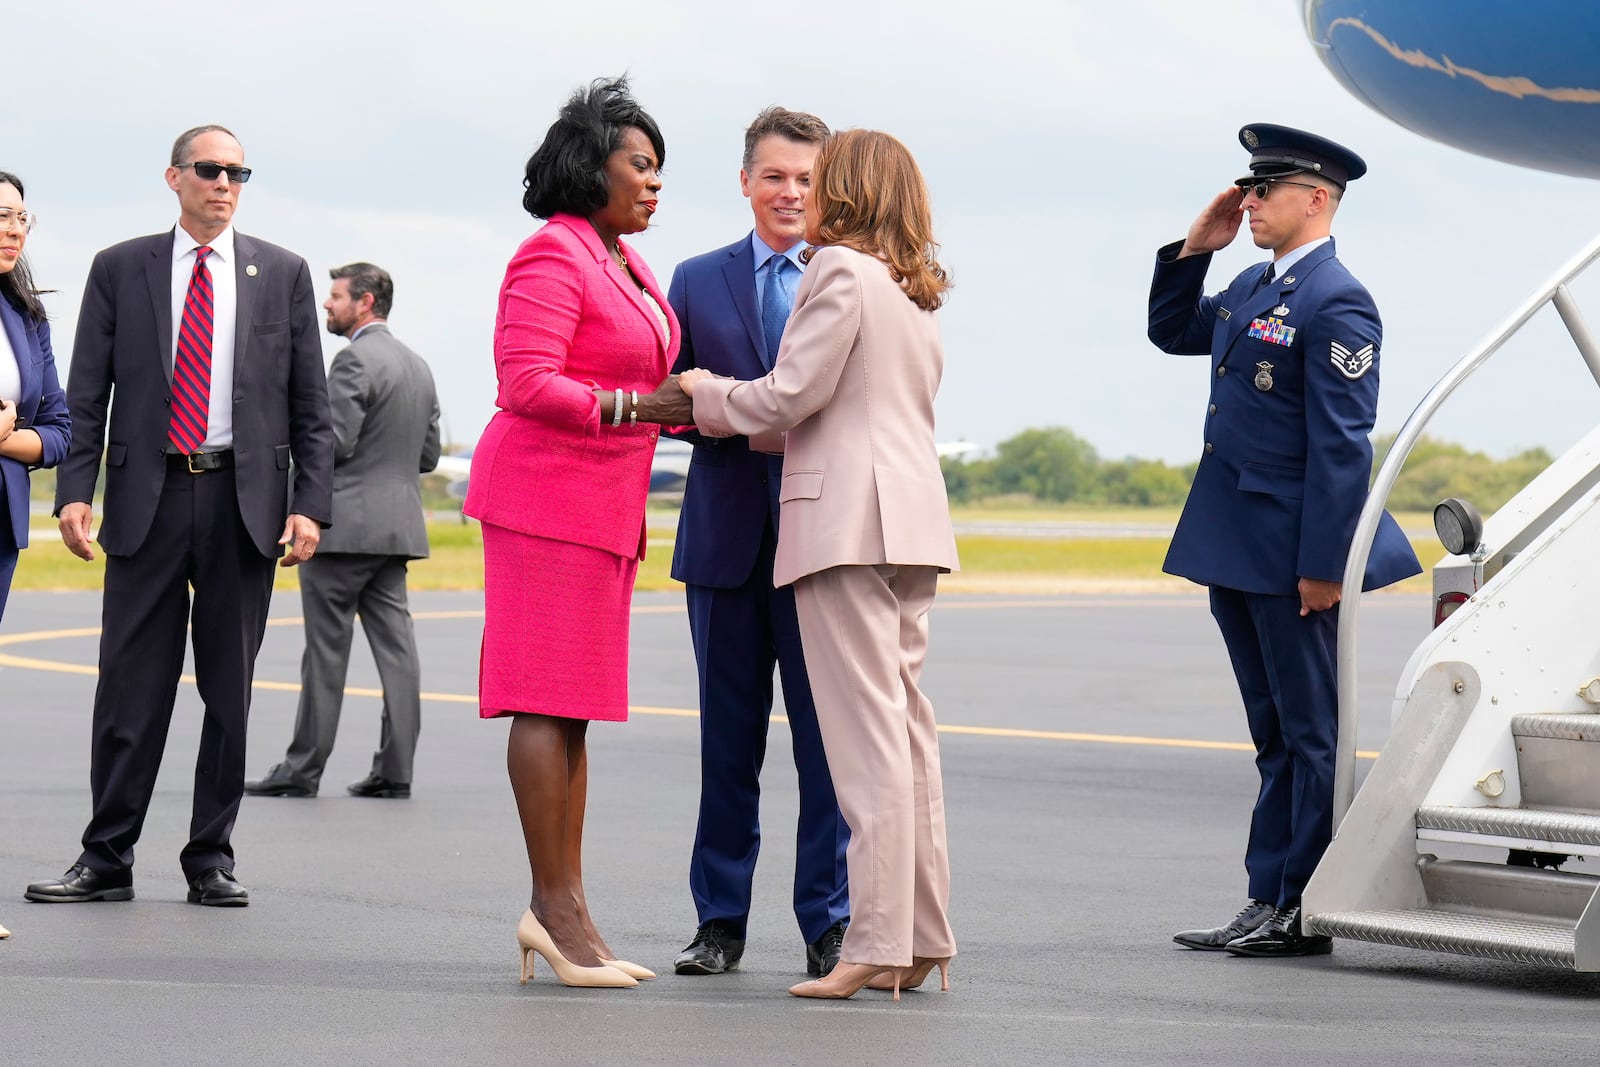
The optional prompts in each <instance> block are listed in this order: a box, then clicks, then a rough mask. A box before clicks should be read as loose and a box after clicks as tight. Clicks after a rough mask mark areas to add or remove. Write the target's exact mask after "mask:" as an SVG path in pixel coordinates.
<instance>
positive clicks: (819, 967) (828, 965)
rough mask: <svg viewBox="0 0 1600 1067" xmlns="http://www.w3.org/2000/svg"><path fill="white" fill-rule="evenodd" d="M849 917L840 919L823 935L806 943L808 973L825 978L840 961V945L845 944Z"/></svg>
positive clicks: (823, 932) (814, 976)
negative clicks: (845, 932)
mask: <svg viewBox="0 0 1600 1067" xmlns="http://www.w3.org/2000/svg"><path fill="white" fill-rule="evenodd" d="M849 925H850V920H849V919H840V920H839V921H838V922H836V923H834V924H833V925H832V926H830V927H828V928H827V929H826V930H824V931H822V936H821V937H819V938H817V939H816V940H815V941H812V942H809V943H808V944H807V945H806V973H807V974H809V975H810V976H811V977H813V978H825V977H827V975H828V973H829V972H830V971H832V970H833V968H834V967H835V966H836V965H837V964H838V962H839V946H840V945H843V944H844V931H845V927H847V926H849Z"/></svg>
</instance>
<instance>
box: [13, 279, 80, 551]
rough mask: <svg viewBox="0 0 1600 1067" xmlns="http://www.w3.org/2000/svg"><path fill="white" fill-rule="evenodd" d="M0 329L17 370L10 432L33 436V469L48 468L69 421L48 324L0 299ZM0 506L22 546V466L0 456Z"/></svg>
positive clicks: (66, 437)
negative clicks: (36, 455)
mask: <svg viewBox="0 0 1600 1067" xmlns="http://www.w3.org/2000/svg"><path fill="white" fill-rule="evenodd" d="M0 326H3V327H4V329H5V331H6V337H7V338H8V339H9V340H10V341H11V350H12V351H13V352H15V353H16V356H17V369H18V370H19V371H20V372H21V374H22V400H21V402H20V403H18V404H17V427H16V428H17V429H19V430H24V429H25V430H37V431H38V433H39V442H40V444H41V445H43V446H44V455H43V456H42V457H40V459H39V462H38V463H37V464H35V466H38V467H54V466H55V465H56V464H58V463H60V462H61V460H62V458H63V457H65V456H66V454H67V444H68V442H70V441H71V440H72V420H71V419H69V418H68V417H67V399H66V395H65V394H64V393H63V392H62V391H61V382H60V381H59V380H58V379H57V377H56V358H55V355H54V354H52V353H51V351H50V324H49V323H48V322H34V321H33V320H31V319H29V318H27V317H26V316H24V315H23V314H22V313H21V312H20V311H18V310H17V309H16V308H14V307H12V306H11V304H10V303H9V302H7V301H6V300H5V298H3V297H0ZM0 504H3V505H4V507H5V512H6V515H9V517H10V523H11V534H12V536H13V537H15V538H16V544H17V547H18V548H26V547H28V466H27V465H26V464H24V463H19V462H17V461H16V460H14V459H7V458H6V457H4V456H0Z"/></svg>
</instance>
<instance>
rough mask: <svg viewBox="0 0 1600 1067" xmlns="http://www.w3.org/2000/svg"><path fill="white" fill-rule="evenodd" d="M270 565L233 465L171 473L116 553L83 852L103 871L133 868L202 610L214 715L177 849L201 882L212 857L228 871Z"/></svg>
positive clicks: (105, 617) (202, 668) (205, 695)
mask: <svg viewBox="0 0 1600 1067" xmlns="http://www.w3.org/2000/svg"><path fill="white" fill-rule="evenodd" d="M273 564H274V561H273V560H271V559H269V558H267V557H265V556H263V555H262V554H261V552H260V550H258V549H257V548H256V546H255V543H254V542H253V541H252V540H251V539H250V536H249V533H248V532H247V531H246V530H245V527H244V523H243V522H242V521H241V520H240V518H239V504H238V498H237V495H236V492H235V488H234V472H233V471H232V470H220V471H207V472H205V473H203V474H189V473H187V472H184V471H169V472H168V473H167V476H166V482H165V484H164V485H163V486H162V489H161V503H160V505H159V506H158V507H157V509H156V516H155V521H154V522H153V523H152V524H151V527H150V534H149V536H148V537H146V538H145V541H144V544H142V545H141V546H140V547H139V549H138V551H136V552H134V553H133V554H132V555H130V556H112V555H109V554H108V555H107V557H106V579H105V598H104V602H103V607H102V619H101V631H100V682H99V684H98V685H97V686H96V687H95V695H94V751H93V758H92V760H91V762H90V770H89V783H90V787H91V789H92V790H93V794H94V815H93V817H92V818H91V819H90V821H89V826H88V829H86V830H85V831H84V832H83V855H82V857H81V858H80V859H79V862H80V863H83V864H85V865H86V866H88V867H90V868H93V869H94V870H97V871H120V870H125V869H127V868H130V867H132V866H133V846H134V843H135V842H136V841H138V840H139V832H140V830H141V829H142V827H143V826H144V817H145V812H146V811H147V810H148V809H149V806H150V796H151V793H152V792H153V791H154V789H155V784H156V773H157V772H158V771H159V770H160V769H161V755H162V751H163V750H164V749H165V748H166V743H167V729H168V727H169V726H170V725H171V722H172V705H173V701H174V699H175V698H176V695H177V689H178V679H179V676H180V675H181V674H182V672H183V656H184V645H185V640H184V636H185V635H184V627H185V624H189V623H191V622H192V627H193V634H194V661H195V677H196V682H197V685H198V688H199V690H200V698H201V700H202V701H204V703H205V721H204V723H203V725H202V727H201V731H200V753H199V756H198V758H197V759H196V760H195V768H194V816H193V820H192V821H191V823H190V826H189V844H188V845H187V846H185V848H184V850H183V852H182V854H181V855H180V857H179V859H180V862H181V863H182V865H183V872H184V875H185V877H187V878H189V879H191V880H192V879H194V878H195V877H197V876H198V875H200V874H202V873H204V872H205V871H206V870H207V869H209V868H211V867H225V868H228V869H230V870H231V869H232V867H233V848H232V846H231V845H230V844H229V843H228V839H229V836H230V835H231V834H232V832H233V824H234V821H235V819H237V818H238V815H239V801H240V799H241V798H242V797H243V794H244V757H245V726H246V722H247V720H248V718H249V714H250V686H251V682H252V679H253V677H254V673H255V661H256V653H257V652H258V651H260V649H261V639H262V636H263V635H264V633H265V632H266V623H267V608H268V606H269V604H270V603H271V598H272V572H273ZM191 586H192V587H193V589H194V611H193V617H192V620H191V617H190V605H189V589H190V587H191Z"/></svg>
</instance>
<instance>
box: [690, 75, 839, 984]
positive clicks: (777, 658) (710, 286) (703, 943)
mask: <svg viewBox="0 0 1600 1067" xmlns="http://www.w3.org/2000/svg"><path fill="white" fill-rule="evenodd" d="M827 136H828V127H827V126H826V125H824V124H823V122H822V120H821V119H819V118H817V117H816V116H814V115H807V114H804V113H801V112H795V111H786V110H784V109H783V108H776V107H773V108H768V109H767V110H765V111H763V112H762V113H761V114H760V115H758V116H757V117H756V120H755V122H753V123H752V124H751V125H750V128H749V129H748V130H746V131H745V144H744V165H743V168H742V169H741V170H740V171H739V186H740V188H741V189H742V190H743V192H744V195H745V196H746V197H748V198H749V199H750V208H751V211H752V212H753V213H754V215H755V230H754V232H752V233H751V234H749V235H748V236H745V237H741V238H740V239H739V240H737V241H735V242H734V243H733V244H731V245H728V246H727V247H725V248H719V249H717V250H716V251H714V252H707V253H706V254H705V255H702V256H696V257H695V258H693V259H690V260H687V261H685V262H683V263H680V264H679V265H678V269H677V270H676V271H674V272H673V275H672V286H671V288H670V291H669V292H668V295H667V299H668V300H669V301H670V302H671V304H672V308H673V310H674V311H675V312H677V315H678V322H679V324H680V328H681V330H682V348H681V350H680V353H679V355H678V361H677V363H676V364H675V365H674V366H673V368H672V371H673V373H674V374H676V373H679V372H681V371H684V370H688V369H689V368H690V367H704V368H705V369H707V370H709V371H712V372H713V373H715V374H719V375H723V376H728V377H734V378H743V379H752V378H760V377H762V376H763V375H765V374H766V373H767V372H768V371H769V370H771V369H772V361H773V360H774V358H776V356H777V353H778V341H779V339H780V337H781V336H782V332H783V324H784V322H785V321H786V320H787V319H788V314H789V309H790V307H791V306H792V305H793V302H794V294H795V291H796V289H797V288H798V287H799V284H800V277H801V273H802V272H803V271H804V270H805V263H804V262H803V261H802V259H801V253H802V252H803V251H804V250H805V248H806V244H805V241H804V234H805V201H806V194H807V192H808V191H809V189H810V182H811V167H812V164H813V163H814V162H815V161H816V157H817V150H818V148H819V147H820V145H821V144H822V141H823V140H824V139H825V138H826V137H827ZM685 436H687V437H688V438H689V439H690V440H691V441H692V442H693V443H694V458H693V459H692V461H691V462H690V465H689V480H688V484H687V485H686V487H685V489H684V494H683V510H682V512H681V515H680V517H679V520H678V542H677V549H676V551H675V552H674V554H673V558H672V576H673V577H674V578H676V579H678V580H679V581H681V582H683V583H684V584H685V585H686V586H687V587H688V605H689V632H690V636H691V637H692V639H693V641H694V653H695V660H696V662H697V663H698V664H699V673H700V819H699V824H698V827H697V828H696V831H695V841H694V853H693V855H692V857H691V858H690V863H689V889H690V892H691V893H692V894H693V896H694V902H695V910H696V912H697V914H698V921H699V924H700V925H699V928H698V929H697V930H696V931H695V935H694V938H693V939H692V940H691V941H690V943H689V945H688V947H687V948H685V949H684V950H683V952H681V953H680V954H679V955H678V958H677V960H676V961H675V962H674V969H675V970H676V971H677V973H678V974H721V973H722V972H724V971H727V970H731V969H732V968H734V967H735V966H737V965H738V963H739V959H740V957H741V956H742V955H743V954H744V943H745V931H746V924H747V922H748V920H749V916H750V893H751V883H752V880H753V879H754V877H755V867H756V853H757V851H758V850H759V849H760V844H761V827H760V822H759V817H758V807H759V804H760V798H761V781H760V778H761V765H762V761H763V759H764V758H765V756H766V750H767V723H768V720H769V719H770V717H771V715H772V693H773V690H772V680H773V679H772V676H773V670H774V668H775V667H776V668H777V669H778V671H779V673H780V676H781V677H782V680H783V702H784V708H785V710H786V711H787V713H788V717H789V730H790V734H791V736H792V738H793V742H794V761H795V770H796V771H797V773H798V775H799V780H800V820H799V830H798V836H797V840H796V855H795V876H794V911H795V918H796V919H797V920H798V921H799V923H800V933H801V936H802V938H803V939H804V941H805V942H806V970H807V973H808V974H811V975H814V976H820V975H825V974H827V973H828V972H829V971H831V970H832V969H833V965H834V964H835V963H837V962H838V960H839V945H840V942H841V941H842V940H843V938H844V929H845V926H846V925H847V924H848V922H849V911H850V909H849V891H848V886H847V883H846V877H845V846H846V845H847V844H848V843H849V840H850V831H849V828H848V827H847V826H846V825H845V822H844V818H843V817H842V816H841V815H840V814H839V804H838V801H837V800H836V799H835V798H834V795H833V780H832V778H831V777H830V776H829V774H828V761H827V757H826V756H825V755H824V754H823V750H822V734H821V732H820V731H819V730H818V727H817V712H816V708H815V707H814V706H813V704H812V702H811V687H810V683H809V682H808V680H807V678H806V667H805V658H804V655H803V653H802V651H801V648H800V626H799V622H798V621H797V619H796V616H795V606H794V593H793V591H792V590H791V589H790V588H787V587H786V588H783V589H774V588H773V587H772V558H773V551H774V549H775V547H776V545H777V539H778V488H779V485H780V483H781V482H782V471H783V461H782V457H780V456H776V455H768V454H766V453H764V452H760V451H756V450H754V449H752V448H751V444H750V441H749V439H747V438H744V437H725V438H709V437H703V436H700V435H699V434H694V433H689V434H686V435H685Z"/></svg>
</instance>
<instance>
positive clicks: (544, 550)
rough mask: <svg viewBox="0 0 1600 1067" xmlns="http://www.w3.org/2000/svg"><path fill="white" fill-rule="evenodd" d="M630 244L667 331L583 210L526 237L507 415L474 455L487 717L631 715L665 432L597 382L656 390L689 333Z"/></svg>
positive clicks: (504, 352) (515, 286)
mask: <svg viewBox="0 0 1600 1067" xmlns="http://www.w3.org/2000/svg"><path fill="white" fill-rule="evenodd" d="M621 248H622V253H623V255H624V256H625V257H626V258H627V260H628V264H629V267H630V268H632V270H633V272H634V273H635V274H636V275H637V276H638V277H639V279H640V280H641V281H642V282H643V283H644V285H645V287H646V288H647V289H648V290H649V292H650V295H651V296H652V297H654V298H655V301H656V303H657V305H658V306H659V307H660V308H661V309H662V311H663V312H664V313H665V314H666V316H667V322H668V325H667V328H666V329H665V330H663V328H662V324H661V319H660V318H659V317H658V316H657V314H656V311H655V310H654V309H652V308H651V307H650V304H649V303H648V302H647V301H646V300H645V298H644V296H643V295H642V294H641V293H640V291H639V287H638V285H636V284H635V283H634V281H633V279H632V278H630V277H629V276H628V274H627V273H626V272H625V271H624V270H623V269H622V268H620V267H618V266H617V265H616V263H615V262H613V261H612V259H611V257H610V256H609V255H608V254H607V252H606V249H605V246H604V245H603V244H602V243H601V241H600V238H599V235H598V234H596V233H595V231H594V228H593V227H592V226H590V225H589V223H588V222H587V221H586V220H584V219H581V218H578V217H576V216H573V215H554V216H552V217H551V218H550V219H549V221H548V222H547V223H546V224H545V225H544V226H543V227H541V228H540V229H539V230H538V232H536V233H535V234H534V235H533V236H532V237H530V238H528V239H527V240H526V241H525V242H523V244H522V247H520V248H519V249H517V252H516V255H514V256H513V257H512V259H511V263H510V265H509V266H507V268H506V276H505V281H504V282H503V283H502V285H501V287H500V302H499V309H498V312H497V315H496V319H495V349H494V360H495V372H496V376H497V378H498V381H499V393H498V396H497V397H496V400H495V403H496V406H497V407H498V408H499V410H498V411H497V412H496V413H495V415H494V417H493V418H492V419H491V420H490V421H489V426H488V428H487V429H485V430H484V433H483V437H482V439H481V440H480V441H479V442H478V447H477V449H476V450H475V451H474V453H473V457H472V472H471V478H470V479H469V481H468V489H467V499H466V503H465V505H464V507H463V511H464V512H465V513H466V514H467V515H469V516H471V517H472V518H475V519H477V520H478V521H479V522H481V523H482V524H483V551H484V641H483V652H482V662H481V668H480V683H479V706H480V711H481V714H482V715H483V716H484V717H486V718H487V717H491V716H495V715H502V714H506V713H508V712H538V713H542V714H548V715H560V716H567V717H574V718H586V719H607V720H616V721H620V720H623V719H626V718H627V715H628V694H627V676H628V670H627V667H628V617H629V608H630V603H631V600H632V595H633V579H634V575H635V572H636V571H637V568H638V562H639V560H640V559H642V558H644V548H645V523H644V509H645V499H646V497H647V496H648V494H649V489H650V464H651V461H652V459H653V458H654V456H655V447H656V440H657V438H658V436H659V429H658V427H656V426H654V425H645V424H640V425H638V426H632V425H629V424H628V423H627V422H626V421H624V422H623V424H622V425H620V426H615V427H613V426H612V425H611V418H612V413H611V412H610V411H609V410H608V411H604V412H602V411H601V410H600V404H599V401H598V399H597V398H596V397H595V394H594V392H593V390H594V388H596V387H598V388H601V389H626V390H637V391H638V392H640V393H646V392H649V391H651V390H653V389H655V388H656V387H657V386H658V385H660V384H661V382H662V380H663V379H665V378H666V376H667V371H668V368H669V367H670V366H671V365H672V360H673V358H674V357H675V356H676V354H677V350H678V326H677V321H676V319H675V318H674V317H673V315H672V310H671V308H670V306H669V305H668V304H667V299H666V296H665V295H664V294H663V293H662V292H661V289H660V287H659V286H658V285H657V284H656V280H655V277H654V275H652V274H651V273H650V271H649V269H648V268H647V267H645V265H644V262H643V261H642V260H641V259H640V258H639V257H638V256H637V255H636V254H635V253H634V251H633V250H632V249H631V248H629V247H628V246H627V245H626V244H622V245H621Z"/></svg>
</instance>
